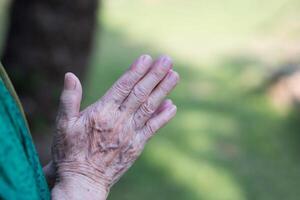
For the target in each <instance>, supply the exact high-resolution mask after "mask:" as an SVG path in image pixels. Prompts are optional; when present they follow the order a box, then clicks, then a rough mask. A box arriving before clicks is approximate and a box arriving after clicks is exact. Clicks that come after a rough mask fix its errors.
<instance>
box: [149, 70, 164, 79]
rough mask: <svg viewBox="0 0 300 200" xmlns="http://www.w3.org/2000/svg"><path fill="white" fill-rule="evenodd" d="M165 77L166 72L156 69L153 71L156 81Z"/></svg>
mask: <svg viewBox="0 0 300 200" xmlns="http://www.w3.org/2000/svg"><path fill="white" fill-rule="evenodd" d="M164 75H165V71H163V70H159V69H156V70H153V71H152V76H153V77H154V78H155V79H156V80H160V79H162V78H163V76H164Z"/></svg>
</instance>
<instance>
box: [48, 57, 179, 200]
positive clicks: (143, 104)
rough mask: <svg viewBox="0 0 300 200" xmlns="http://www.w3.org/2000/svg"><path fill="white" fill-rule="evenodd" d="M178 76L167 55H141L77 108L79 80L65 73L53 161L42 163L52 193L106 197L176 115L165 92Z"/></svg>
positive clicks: (61, 196) (69, 196) (65, 196)
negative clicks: (99, 94)
mask: <svg viewBox="0 0 300 200" xmlns="http://www.w3.org/2000/svg"><path fill="white" fill-rule="evenodd" d="M178 81H179V75H178V74H177V72H175V71H174V70H173V69H172V61H171V59H170V58H169V57H167V56H161V57H160V58H158V59H157V60H156V61H153V60H152V58H151V57H150V56H148V55H143V56H141V57H140V58H138V59H137V60H136V61H135V62H134V63H133V64H132V65H131V67H130V68H129V69H128V70H127V72H126V73H125V74H124V75H122V76H121V78H120V79H119V80H118V81H117V82H116V83H115V84H114V85H113V86H112V87H111V88H110V89H109V90H108V91H107V92H106V94H105V95H104V96H103V97H102V98H101V99H100V100H98V101H97V102H95V103H94V104H92V105H90V106H89V107H87V108H86V109H85V110H83V111H80V104H81V97H82V87H81V84H80V81H79V80H78V78H77V77H76V76H75V75H74V74H72V73H67V74H66V75H65V82H64V88H63V92H62V94H61V99H60V108H59V112H58V117H57V123H56V132H55V136H54V140H53V146H52V159H53V161H52V162H51V163H50V164H49V165H48V166H46V167H45V168H44V171H45V174H46V177H47V178H48V180H49V179H51V177H52V179H53V178H55V180H56V181H55V185H54V187H53V189H52V191H51V196H52V199H54V200H55V199H91V200H93V199H98V200H104V199H106V197H107V195H108V192H109V189H110V187H111V186H112V185H113V184H114V183H115V182H116V181H118V180H119V178H120V177H121V176H122V175H123V174H124V173H125V172H126V171H127V170H128V168H129V167H130V166H131V165H132V164H133V163H134V161H135V160H136V159H137V158H138V156H139V155H140V154H141V152H142V151H143V148H144V146H145V144H146V143H147V141H148V140H149V139H150V138H151V137H152V136H153V135H154V133H155V132H156V131H157V130H158V129H160V128H161V127H163V126H164V125H165V124H166V123H167V122H168V121H169V120H171V119H172V118H173V117H174V116H175V114H176V110H177V108H176V106H175V105H174V104H173V103H172V101H171V100H169V99H167V100H165V98H166V96H167V94H168V93H169V92H170V91H171V90H172V89H173V88H174V87H175V86H176V84H177V83H178Z"/></svg>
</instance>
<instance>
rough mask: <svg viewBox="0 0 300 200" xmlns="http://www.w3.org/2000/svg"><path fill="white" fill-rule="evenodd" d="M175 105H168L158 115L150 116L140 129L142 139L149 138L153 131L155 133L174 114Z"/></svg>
mask: <svg viewBox="0 0 300 200" xmlns="http://www.w3.org/2000/svg"><path fill="white" fill-rule="evenodd" d="M176 111H177V107H176V106H175V105H173V104H172V105H169V106H168V107H166V108H165V109H164V110H163V111H161V112H160V113H159V114H158V115H156V116H153V117H152V118H150V119H149V120H148V121H147V123H146V125H145V126H144V128H143V129H142V134H141V135H142V137H144V140H145V141H147V140H149V139H150V138H151V137H152V136H153V135H154V133H156V132H157V131H158V130H159V129H160V128H162V127H163V126H164V125H166V124H167V123H168V122H169V121H170V120H171V119H172V118H173V117H174V116H175V114H176Z"/></svg>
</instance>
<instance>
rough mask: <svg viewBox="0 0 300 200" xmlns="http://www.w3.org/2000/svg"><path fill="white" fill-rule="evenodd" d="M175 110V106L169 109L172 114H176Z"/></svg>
mask: <svg viewBox="0 0 300 200" xmlns="http://www.w3.org/2000/svg"><path fill="white" fill-rule="evenodd" d="M176 110H177V106H175V105H173V106H170V107H169V111H170V113H174V112H176Z"/></svg>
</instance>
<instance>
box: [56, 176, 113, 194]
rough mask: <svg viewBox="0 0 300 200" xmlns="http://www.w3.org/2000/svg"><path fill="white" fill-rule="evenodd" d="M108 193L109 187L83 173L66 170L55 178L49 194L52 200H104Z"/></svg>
mask: <svg viewBox="0 0 300 200" xmlns="http://www.w3.org/2000/svg"><path fill="white" fill-rule="evenodd" d="M108 193H109V188H108V187H105V186H104V185H103V184H100V183H99V182H95V181H93V180H92V179H90V178H88V177H86V176H85V175H82V174H78V173H72V172H68V173H64V175H62V176H60V177H59V178H58V179H57V182H56V184H55V186H54V188H53V189H52V191H51V196H52V199H53V200H56V199H64V200H68V199H74V200H76V199H90V200H105V199H106V198H107V196H108Z"/></svg>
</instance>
